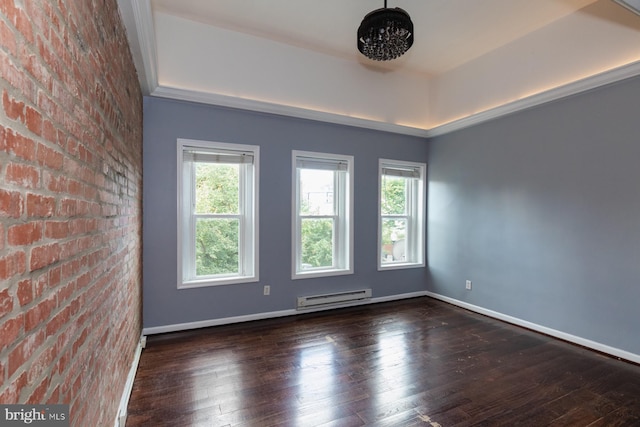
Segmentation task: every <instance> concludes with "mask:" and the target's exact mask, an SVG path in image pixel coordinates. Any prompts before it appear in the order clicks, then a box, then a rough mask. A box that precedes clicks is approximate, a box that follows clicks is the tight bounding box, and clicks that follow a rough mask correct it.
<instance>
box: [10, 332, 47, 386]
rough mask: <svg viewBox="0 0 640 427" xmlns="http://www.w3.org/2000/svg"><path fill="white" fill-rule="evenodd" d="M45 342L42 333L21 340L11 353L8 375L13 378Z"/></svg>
mask: <svg viewBox="0 0 640 427" xmlns="http://www.w3.org/2000/svg"><path fill="white" fill-rule="evenodd" d="M43 341H44V332H43V331H40V332H37V333H34V334H31V335H29V336H27V337H26V338H25V339H23V340H21V341H20V343H19V344H18V346H17V347H16V348H15V349H13V351H11V353H9V360H8V365H7V375H8V376H9V377H11V376H12V375H13V374H14V373H15V372H16V371H17V370H18V369H19V368H20V367H21V366H22V365H24V363H25V362H26V361H27V360H29V358H30V357H31V356H32V355H33V353H34V352H35V351H36V350H37V349H38V347H39V346H40V345H41V344H42V342H43Z"/></svg>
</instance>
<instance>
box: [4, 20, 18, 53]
mask: <svg viewBox="0 0 640 427" xmlns="http://www.w3.org/2000/svg"><path fill="white" fill-rule="evenodd" d="M0 40H2V45H3V46H4V47H6V48H7V49H8V50H9V52H11V53H12V54H13V56H17V55H18V44H17V43H16V38H15V36H14V34H13V31H12V30H11V28H9V27H8V26H7V25H6V24H5V23H4V22H3V21H0Z"/></svg>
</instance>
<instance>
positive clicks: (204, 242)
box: [196, 218, 240, 276]
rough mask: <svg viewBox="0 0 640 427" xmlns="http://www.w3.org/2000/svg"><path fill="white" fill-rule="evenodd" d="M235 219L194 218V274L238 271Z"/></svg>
mask: <svg viewBox="0 0 640 427" xmlns="http://www.w3.org/2000/svg"><path fill="white" fill-rule="evenodd" d="M239 228H240V222H239V221H238V220H237V219H211V218H198V219H196V276H209V275H213V274H238V273H239V257H238V255H239V254H238V252H239V250H238V248H239V241H238V236H239Z"/></svg>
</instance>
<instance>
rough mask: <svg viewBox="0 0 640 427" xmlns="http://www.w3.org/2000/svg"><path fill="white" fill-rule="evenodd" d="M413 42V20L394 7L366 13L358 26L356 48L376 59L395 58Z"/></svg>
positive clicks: (385, 7) (385, 5) (402, 53)
mask: <svg viewBox="0 0 640 427" xmlns="http://www.w3.org/2000/svg"><path fill="white" fill-rule="evenodd" d="M412 44H413V22H411V18H410V17H409V14H408V13H407V12H405V11H404V10H403V9H400V8H399V7H396V8H394V9H387V0H385V2H384V8H382V9H376V10H374V11H373V12H370V13H368V14H367V15H366V16H365V17H364V19H363V20H362V23H361V24H360V27H359V28H358V50H359V51H360V52H361V53H362V54H363V55H364V56H366V57H367V58H370V59H373V60H376V61H389V60H391V59H396V58H398V57H400V56H402V55H404V53H405V52H406V51H408V50H409V48H410V47H411V45H412Z"/></svg>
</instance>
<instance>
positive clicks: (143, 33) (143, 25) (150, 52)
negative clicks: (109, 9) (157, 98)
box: [118, 0, 158, 94]
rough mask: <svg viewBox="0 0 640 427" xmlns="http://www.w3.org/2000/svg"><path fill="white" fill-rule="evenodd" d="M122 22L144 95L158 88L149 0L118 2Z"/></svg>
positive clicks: (153, 28) (156, 61)
mask: <svg viewBox="0 0 640 427" xmlns="http://www.w3.org/2000/svg"><path fill="white" fill-rule="evenodd" d="M118 8H119V9H120V14H121V15H122V21H123V22H124V25H125V27H126V29H127V35H128V39H129V45H130V46H129V49H130V50H131V54H132V56H133V61H134V63H135V66H136V70H137V71H138V80H139V82H140V87H141V89H142V92H143V93H144V94H150V93H152V92H153V91H154V90H155V88H156V87H158V59H157V55H156V46H157V45H156V35H155V34H156V33H155V27H154V23H153V11H152V9H151V0H118Z"/></svg>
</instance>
